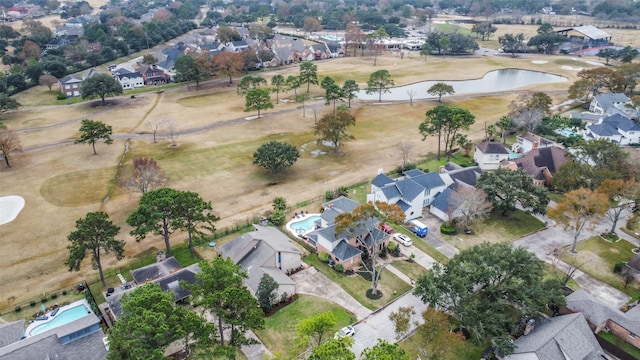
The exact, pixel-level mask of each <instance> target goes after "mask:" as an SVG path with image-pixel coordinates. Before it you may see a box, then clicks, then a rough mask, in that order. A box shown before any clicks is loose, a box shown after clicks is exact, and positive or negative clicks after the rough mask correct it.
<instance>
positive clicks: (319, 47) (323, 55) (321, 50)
mask: <svg viewBox="0 0 640 360" xmlns="http://www.w3.org/2000/svg"><path fill="white" fill-rule="evenodd" d="M311 49H312V51H313V56H314V58H315V59H316V60H324V59H329V58H330V57H331V50H329V47H328V46H327V44H325V43H317V44H314V45H311Z"/></svg>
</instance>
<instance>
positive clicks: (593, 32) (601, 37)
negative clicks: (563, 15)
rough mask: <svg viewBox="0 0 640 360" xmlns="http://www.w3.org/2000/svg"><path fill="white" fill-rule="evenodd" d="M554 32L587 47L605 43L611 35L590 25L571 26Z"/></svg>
mask: <svg viewBox="0 0 640 360" xmlns="http://www.w3.org/2000/svg"><path fill="white" fill-rule="evenodd" d="M556 32H557V33H558V34H560V35H562V36H565V37H567V38H568V39H569V40H570V41H571V42H572V43H577V44H580V45H584V46H587V47H598V46H603V45H607V44H609V42H610V41H611V35H610V34H609V33H607V32H605V31H603V30H601V29H598V28H597V27H595V26H592V25H584V26H572V27H569V28H566V29H562V30H558V31H556Z"/></svg>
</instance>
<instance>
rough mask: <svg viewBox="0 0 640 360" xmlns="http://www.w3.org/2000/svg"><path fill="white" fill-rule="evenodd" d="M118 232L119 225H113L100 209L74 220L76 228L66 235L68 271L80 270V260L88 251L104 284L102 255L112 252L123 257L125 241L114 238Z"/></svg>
mask: <svg viewBox="0 0 640 360" xmlns="http://www.w3.org/2000/svg"><path fill="white" fill-rule="evenodd" d="M119 232H120V227H119V226H116V225H114V224H113V222H112V221H111V220H110V219H109V215H107V214H106V213H104V212H102V211H98V212H90V213H88V214H87V215H86V216H85V217H84V218H82V219H78V220H76V229H75V230H74V231H72V232H71V233H70V234H69V235H68V236H67V240H69V241H70V242H71V244H70V245H69V246H67V249H68V250H69V257H68V258H67V260H66V261H65V264H66V265H67V266H68V267H69V271H78V270H80V265H81V264H82V261H83V260H84V258H85V256H86V255H87V253H90V254H91V263H92V264H93V268H94V269H97V270H98V273H99V274H100V282H101V283H102V286H106V285H107V283H106V281H105V280H104V274H103V272H102V255H103V254H108V253H111V252H113V253H114V254H115V256H116V259H118V260H121V259H122V258H123V257H124V245H125V242H124V241H123V240H116V239H115V237H116V236H117V235H118V233H119Z"/></svg>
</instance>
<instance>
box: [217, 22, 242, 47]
mask: <svg viewBox="0 0 640 360" xmlns="http://www.w3.org/2000/svg"><path fill="white" fill-rule="evenodd" d="M216 34H217V35H218V40H220V42H221V43H228V42H231V41H240V40H242V36H241V35H240V34H239V33H238V31H237V30H236V29H233V28H230V27H228V26H225V25H221V26H218V29H217V30H216Z"/></svg>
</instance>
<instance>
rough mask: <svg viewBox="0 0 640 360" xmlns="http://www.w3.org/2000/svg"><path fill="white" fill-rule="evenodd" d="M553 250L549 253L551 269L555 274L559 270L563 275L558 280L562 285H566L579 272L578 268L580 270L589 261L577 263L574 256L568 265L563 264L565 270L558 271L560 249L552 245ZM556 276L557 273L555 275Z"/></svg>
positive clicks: (556, 245)
mask: <svg viewBox="0 0 640 360" xmlns="http://www.w3.org/2000/svg"><path fill="white" fill-rule="evenodd" d="M552 247H553V250H552V251H551V254H550V255H551V269H552V270H553V271H554V272H555V271H556V270H560V271H561V272H562V273H564V275H562V277H561V278H559V280H560V282H562V285H565V286H566V285H567V283H568V282H569V280H571V278H573V274H575V273H576V271H578V270H580V268H582V267H583V266H584V265H585V264H586V263H588V262H589V261H588V260H586V261H584V262H581V263H578V262H577V260H576V257H575V256H574V257H573V259H572V260H571V261H569V262H568V263H565V264H566V265H567V267H566V269H560V266H559V265H560V258H561V256H562V247H561V246H559V245H558V244H553V245H552ZM556 276H558V275H557V273H556Z"/></svg>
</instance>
